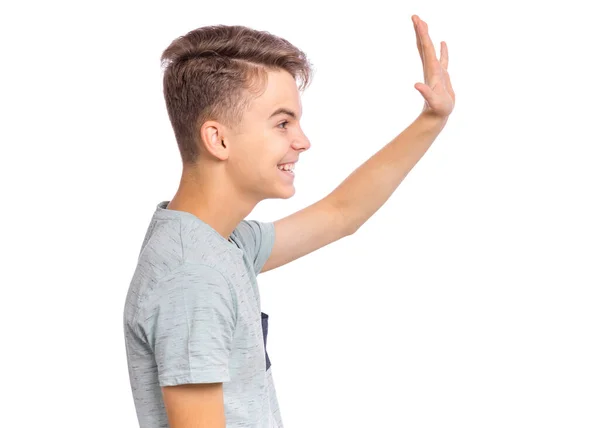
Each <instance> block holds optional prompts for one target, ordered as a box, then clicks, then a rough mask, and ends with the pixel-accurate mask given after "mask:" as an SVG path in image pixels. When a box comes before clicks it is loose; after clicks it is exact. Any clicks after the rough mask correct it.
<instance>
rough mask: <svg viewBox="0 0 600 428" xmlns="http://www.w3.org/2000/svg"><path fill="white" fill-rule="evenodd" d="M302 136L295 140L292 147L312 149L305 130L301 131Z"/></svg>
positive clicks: (300, 149)
mask: <svg viewBox="0 0 600 428" xmlns="http://www.w3.org/2000/svg"><path fill="white" fill-rule="evenodd" d="M300 134H301V135H300V136H299V137H298V138H296V139H295V140H294V142H293V143H292V147H293V148H294V149H295V150H299V151H305V150H308V149H310V141H309V139H308V137H307V136H306V134H304V132H302V131H300Z"/></svg>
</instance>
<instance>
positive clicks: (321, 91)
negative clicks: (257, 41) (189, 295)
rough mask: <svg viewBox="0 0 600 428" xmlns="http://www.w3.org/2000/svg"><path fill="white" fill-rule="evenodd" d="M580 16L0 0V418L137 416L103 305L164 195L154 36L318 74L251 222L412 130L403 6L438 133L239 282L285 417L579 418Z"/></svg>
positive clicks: (503, 423)
mask: <svg viewBox="0 0 600 428" xmlns="http://www.w3.org/2000/svg"><path fill="white" fill-rule="evenodd" d="M584 4H585V2H584V1H569V2H562V4H561V3H559V2H544V3H542V2H538V1H532V0H530V1H506V0H505V1H502V2H497V3H491V2H477V1H470V2H468V1H452V2H447V1H423V0H419V1H414V0H413V1H404V2H389V1H369V2H366V3H362V4H356V5H349V4H347V3H341V2H340V3H338V4H334V3H333V2H325V1H321V2H266V1H252V2H239V3H235V2H230V1H228V2H201V1H196V2H185V3H184V2H176V1H170V2H162V3H154V2H117V1H110V2H109V1H104V2H72V3H66V2H20V3H18V5H17V4H13V5H12V6H11V5H8V3H7V4H6V5H4V6H2V10H1V11H0V16H1V18H0V19H1V25H0V31H1V38H0V43H1V61H2V64H1V69H0V70H1V79H0V85H1V96H0V102H1V109H2V111H1V118H2V119H1V122H2V125H1V126H0V133H1V135H0V143H1V145H0V147H1V153H0V162H1V165H0V166H1V168H0V174H1V177H0V178H1V183H2V196H3V201H2V210H1V215H2V219H1V220H2V221H1V222H0V225H1V226H0V227H2V230H1V231H0V232H1V238H0V242H2V254H3V257H2V262H3V263H2V265H3V266H2V277H1V278H2V279H1V283H2V298H1V300H0V302H1V304H2V309H1V310H0V317H1V320H0V321H1V323H0V328H1V336H0V350H1V351H0V358H1V360H2V361H1V368H2V372H3V376H2V389H3V390H4V393H3V397H4V398H3V403H2V405H1V406H0V407H1V408H2V415H1V418H2V422H1V423H0V425H2V426H3V427H4V426H6V427H37V426H53V427H54V426H56V427H89V428H92V427H135V426H137V419H136V415H135V409H134V405H133V399H132V395H131V390H130V386H129V378H128V372H127V364H126V357H125V348H124V339H123V331H122V310H123V304H124V298H125V294H126V292H127V288H128V286H129V281H130V280H131V276H132V275H133V272H134V268H135V266H136V261H137V256H138V252H139V247H140V245H141V242H142V240H143V237H144V234H145V231H146V228H147V226H148V223H149V221H150V217H151V215H152V213H153V212H154V209H155V207H156V204H158V202H160V201H163V200H169V199H170V198H171V197H172V196H173V195H174V193H175V191H176V190H177V186H178V184H179V178H180V172H181V164H180V159H179V153H178V150H177V146H176V143H175V139H174V137H173V133H172V130H171V127H170V123H169V121H168V116H167V113H166V109H165V107H164V101H163V99H162V92H161V91H162V80H161V69H160V61H159V58H160V55H161V53H162V51H163V49H165V48H166V47H167V46H168V44H169V43H170V42H171V41H172V40H173V39H174V38H176V37H178V36H180V35H182V34H184V33H186V32H187V31H189V30H191V29H194V28H197V27H200V26H203V25H209V24H241V25H247V26H250V27H252V28H255V29H260V30H267V31H270V32H272V33H274V34H276V35H279V36H281V37H284V38H286V39H288V40H289V41H290V42H292V43H294V44H295V45H297V46H298V47H300V48H301V49H302V50H303V51H304V52H306V54H307V55H308V57H309V59H310V60H311V62H312V63H313V64H314V66H315V79H314V82H313V84H312V86H310V87H309V89H308V90H307V91H306V92H305V94H304V95H303V98H302V100H303V108H304V117H303V123H302V124H303V128H304V129H305V131H306V133H307V135H308V137H309V138H310V140H311V142H312V148H311V149H310V150H309V151H308V152H306V153H304V154H303V155H302V156H301V160H300V163H299V164H298V166H297V169H296V195H295V196H294V197H293V198H291V199H289V200H268V201H264V202H262V203H261V204H259V205H258V206H257V207H256V209H255V210H254V211H253V212H252V214H251V215H250V216H249V218H253V219H258V220H262V221H274V220H276V219H278V218H280V217H283V216H286V215H288V214H290V213H292V212H294V211H297V210H299V209H301V208H303V207H305V206H307V205H309V204H311V203H313V202H315V201H317V200H318V199H320V198H322V197H323V196H325V195H326V194H328V193H329V192H330V191H331V190H333V189H334V188H335V187H336V186H337V185H338V184H339V183H340V182H341V181H342V180H343V179H344V178H345V177H346V176H347V175H348V174H350V173H351V172H352V171H353V170H354V169H355V168H356V167H358V166H359V165H360V164H361V163H362V162H364V161H365V160H366V159H367V158H368V157H370V156H371V155H372V154H374V153H375V152H376V151H377V150H379V149H380V148H382V147H383V146H384V145H385V144H386V143H387V142H389V141H390V140H391V139H392V138H393V137H394V136H396V135H397V134H398V133H400V132H401V131H402V130H403V129H404V128H405V127H406V126H408V125H409V124H410V123H411V122H412V121H413V120H414V119H415V118H416V116H417V115H418V113H419V112H420V110H421V107H422V102H423V101H422V97H421V95H420V94H419V93H418V91H416V90H415V89H414V87H413V85H414V84H415V83H416V82H419V81H422V70H421V63H420V59H419V56H418V53H417V49H416V45H415V35H414V30H413V25H412V22H411V18H410V17H411V15H412V14H418V15H419V16H421V17H422V18H423V19H424V20H426V21H427V22H428V24H429V26H430V33H431V36H432V38H433V40H434V43H435V45H436V49H437V51H438V53H439V43H440V42H441V41H442V40H445V41H446V42H447V43H448V47H449V52H450V66H449V70H450V75H451V77H452V81H453V84H454V88H455V91H456V94H457V100H456V107H455V111H454V113H453V114H452V116H451V118H450V120H449V122H448V124H447V126H446V129H445V130H444V131H443V132H442V134H440V136H439V137H438V138H437V140H436V141H435V143H434V144H433V146H432V147H431V148H430V150H429V151H428V152H427V153H426V155H425V156H424V157H423V159H422V160H421V161H420V162H419V163H418V164H417V165H416V166H415V168H414V169H413V170H412V172H411V173H410V174H409V176H408V177H407V178H406V179H405V180H404V182H403V183H402V184H401V185H400V187H399V188H398V190H397V191H396V192H395V193H394V194H393V196H392V197H391V198H390V200H389V201H388V202H387V203H386V204H385V205H384V206H383V207H382V208H381V210H379V211H378V212H377V213H376V214H375V215H374V216H373V217H372V218H371V219H370V220H369V221H368V222H367V223H366V224H365V225H364V226H363V227H362V228H361V229H360V230H359V231H358V232H357V233H356V234H355V235H352V236H350V237H347V238H345V239H342V240H340V241H338V242H336V243H333V244H331V245H329V246H327V247H325V248H322V249H320V250H318V251H316V252H314V253H312V254H310V255H308V256H306V257H304V258H302V259H300V260H298V261H296V262H294V263H291V264H289V265H287V266H284V267H281V268H279V269H277V270H274V271H271V272H268V273H265V274H263V275H260V276H259V284H260V288H261V293H262V302H263V308H262V309H263V311H264V312H267V313H268V314H269V315H270V329H269V342H268V350H269V355H270V357H271V359H272V362H273V373H274V378H275V384H276V387H277V391H278V396H279V402H280V406H281V411H282V415H283V418H284V422H285V426H286V428H305V427H310V428H320V427H327V428H329V427H344V428H346V427H410V428H425V427H436V428H437V427H461V428H467V427H477V428H480V427H486V428H491V427H502V428H504V427H511V428H515V427H527V428H530V427H544V428H547V427H578V428H587V427H598V426H600V366H599V364H598V361H600V311H599V307H600V272H599V270H600V244H599V242H600V227H599V225H598V224H599V219H600V208H599V199H600V190H599V188H600V172H599V167H598V165H599V162H600V157H599V150H598V143H600V138H599V136H598V116H599V114H600V108H599V102H600V101H599V100H600V90H599V85H598V48H599V44H598V42H599V41H600V31H599V30H598V25H597V16H596V15H594V14H593V13H592V10H591V9H590V8H591V5H592V4H593V2H592V3H588V4H589V5H590V6H587V9H586V7H585V6H584ZM373 185H374V186H376V185H377V183H376V182H374V183H373Z"/></svg>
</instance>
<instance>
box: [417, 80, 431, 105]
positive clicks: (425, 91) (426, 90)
mask: <svg viewBox="0 0 600 428" xmlns="http://www.w3.org/2000/svg"><path fill="white" fill-rule="evenodd" d="M415 89H416V90H417V91H419V93H420V94H421V95H422V96H423V98H425V101H427V100H429V99H431V96H432V95H433V91H432V90H431V88H430V87H429V86H427V85H425V84H423V83H420V82H419V83H415Z"/></svg>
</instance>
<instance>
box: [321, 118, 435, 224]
mask: <svg viewBox="0 0 600 428" xmlns="http://www.w3.org/2000/svg"><path fill="white" fill-rule="evenodd" d="M445 124H446V119H440V118H438V117H435V116H433V115H427V114H421V115H419V117H417V119H416V120H415V121H414V122H413V123H411V124H410V125H409V126H408V127H407V128H406V129H405V130H404V131H402V133H400V134H399V135H398V136H397V137H396V138H394V139H393V140H392V141H391V142H389V143H388V144H387V145H386V146H385V147H383V148H382V149H381V150H379V151H378V152H377V153H375V154H374V155H373V156H372V157H371V158H369V159H368V160H367V161H366V162H365V163H363V164H362V165H361V166H360V167H358V168H357V169H356V170H354V172H352V174H350V175H349V176H348V178H346V179H345V180H344V181H343V182H342V183H341V184H340V185H339V186H338V187H337V188H336V189H335V190H334V191H333V192H331V193H330V194H329V195H328V196H327V198H330V199H331V200H332V201H333V202H334V203H335V204H336V206H337V207H338V208H339V209H340V211H341V213H342V214H343V221H344V223H345V226H346V230H347V231H348V233H353V232H354V231H356V230H357V229H358V228H359V227H360V226H362V224H363V223H364V222H366V221H367V220H368V219H369V218H370V217H371V216H372V215H373V214H375V212H377V210H378V209H379V208H380V207H381V206H382V205H383V204H384V203H385V202H386V201H387V200H388V199H389V197H390V196H391V195H392V193H393V192H394V190H396V188H397V187H398V186H399V185H400V183H401V182H402V180H404V177H406V176H407V175H408V173H409V172H410V171H411V169H412V168H413V167H414V166H415V164H416V163H417V162H418V161H419V160H420V159H421V157H422V156H423V155H424V154H425V152H426V151H427V150H428V149H429V147H430V146H431V145H432V144H433V142H434V141H435V139H436V138H437V136H438V135H439V133H440V132H441V131H442V129H443V128H444V126H445Z"/></svg>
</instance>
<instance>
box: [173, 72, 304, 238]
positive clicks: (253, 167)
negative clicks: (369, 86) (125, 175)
mask: <svg viewBox="0 0 600 428" xmlns="http://www.w3.org/2000/svg"><path fill="white" fill-rule="evenodd" d="M278 108H286V109H287V110H289V111H291V112H293V113H294V114H295V116H296V118H293V117H290V116H289V115H287V114H284V113H280V114H277V115H276V116H274V117H270V116H271V114H272V113H273V112H274V111H276V110H277V109H278ZM301 116H302V104H301V101H300V93H299V91H298V88H297V85H296V82H295V80H294V78H293V77H292V75H290V74H289V73H288V72H286V71H282V70H276V71H269V72H268V81H267V84H266V90H265V91H264V93H263V94H262V95H261V96H260V97H258V98H257V99H255V100H254V101H253V102H252V103H251V105H250V106H249V108H248V109H247V110H246V111H245V112H244V115H243V118H242V121H241V124H240V126H239V127H238V132H237V133H236V132H234V130H231V129H229V128H228V127H226V126H225V125H223V124H221V123H219V122H216V121H207V122H205V123H204V124H203V125H202V127H201V130H200V137H201V140H202V145H201V147H200V149H201V151H200V160H199V162H198V166H197V167H196V168H194V167H190V166H184V170H183V173H182V178H181V183H180V186H179V189H178V190H177V193H176V195H175V196H174V197H173V199H172V200H171V202H170V203H169V205H168V206H167V208H169V209H173V210H180V211H187V212H190V213H192V214H194V215H196V216H197V217H198V218H200V219H201V220H203V221H204V222H205V223H207V224H209V225H211V226H212V227H213V228H214V229H215V230H216V231H217V232H219V233H220V234H221V235H222V236H223V237H226V238H227V237H229V235H230V234H231V232H232V231H233V230H234V229H235V227H236V226H237V225H238V223H239V222H240V221H241V220H242V219H244V218H245V217H246V216H247V215H248V214H249V213H250V212H251V211H252V209H253V208H254V207H255V206H256V204H257V203H258V202H260V201H261V200H264V199H269V198H282V199H287V198H290V197H292V196H293V195H294V193H295V188H294V183H293V179H290V178H289V177H288V176H287V175H286V174H284V173H282V172H281V171H279V169H278V168H277V165H278V164H281V163H283V162H287V161H296V160H298V158H299V156H300V154H301V153H302V152H304V151H305V150H308V149H309V148H310V142H309V140H308V138H307V137H306V135H305V134H304V132H303V131H302V128H301V127H300V118H301Z"/></svg>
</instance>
